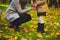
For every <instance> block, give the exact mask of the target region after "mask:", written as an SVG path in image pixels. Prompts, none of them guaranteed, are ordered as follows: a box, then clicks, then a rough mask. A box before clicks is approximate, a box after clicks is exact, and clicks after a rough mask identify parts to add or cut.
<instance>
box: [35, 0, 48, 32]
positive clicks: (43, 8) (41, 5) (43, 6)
mask: <svg viewBox="0 0 60 40" xmlns="http://www.w3.org/2000/svg"><path fill="white" fill-rule="evenodd" d="M34 3H38V5H37V7H36V10H37V16H38V28H37V32H41V33H44V20H43V17H44V16H46V12H47V10H48V6H47V3H46V0H34Z"/></svg>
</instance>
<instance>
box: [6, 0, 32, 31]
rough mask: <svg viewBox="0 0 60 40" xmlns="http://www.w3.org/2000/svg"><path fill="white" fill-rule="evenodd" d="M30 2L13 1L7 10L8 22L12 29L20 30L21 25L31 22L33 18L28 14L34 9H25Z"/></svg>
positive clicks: (28, 0)
mask: <svg viewBox="0 0 60 40" xmlns="http://www.w3.org/2000/svg"><path fill="white" fill-rule="evenodd" d="M29 2H30V0H12V1H11V3H10V5H9V7H8V9H7V10H6V15H5V17H6V20H7V22H8V23H9V24H10V28H15V30H19V25H21V24H22V23H25V22H28V21H30V20H31V16H30V15H29V14H26V13H27V12H28V11H29V10H31V9H33V7H29V8H25V5H26V4H27V3H29Z"/></svg>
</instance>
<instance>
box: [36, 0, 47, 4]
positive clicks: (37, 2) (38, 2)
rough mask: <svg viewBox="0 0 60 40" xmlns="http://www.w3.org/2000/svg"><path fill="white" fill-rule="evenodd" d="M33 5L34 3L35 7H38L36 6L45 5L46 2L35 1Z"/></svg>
mask: <svg viewBox="0 0 60 40" xmlns="http://www.w3.org/2000/svg"><path fill="white" fill-rule="evenodd" d="M35 3H36V5H38V4H39V5H44V4H45V3H46V0H38V1H37V0H36V1H35Z"/></svg>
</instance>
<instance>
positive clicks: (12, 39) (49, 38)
mask: <svg viewBox="0 0 60 40" xmlns="http://www.w3.org/2000/svg"><path fill="white" fill-rule="evenodd" d="M5 10H6V8H4V7H3V10H2V15H1V20H0V40H60V9H59V8H57V9H55V8H53V7H52V8H49V10H48V12H47V14H46V16H45V17H44V20H45V29H44V30H45V33H44V34H41V33H38V32H37V31H36V30H37V24H38V17H37V12H36V11H33V10H31V11H29V12H28V14H30V15H31V17H32V20H31V21H29V22H26V23H24V24H22V25H20V26H19V27H20V30H21V31H20V32H19V31H14V29H9V26H8V24H7V23H6V20H5V17H4V15H5Z"/></svg>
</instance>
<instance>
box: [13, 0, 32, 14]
mask: <svg viewBox="0 0 60 40" xmlns="http://www.w3.org/2000/svg"><path fill="white" fill-rule="evenodd" d="M14 5H15V8H16V10H17V11H18V12H19V13H25V12H27V11H29V10H31V7H29V8H26V9H23V10H22V8H21V4H20V3H19V0H14Z"/></svg>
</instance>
